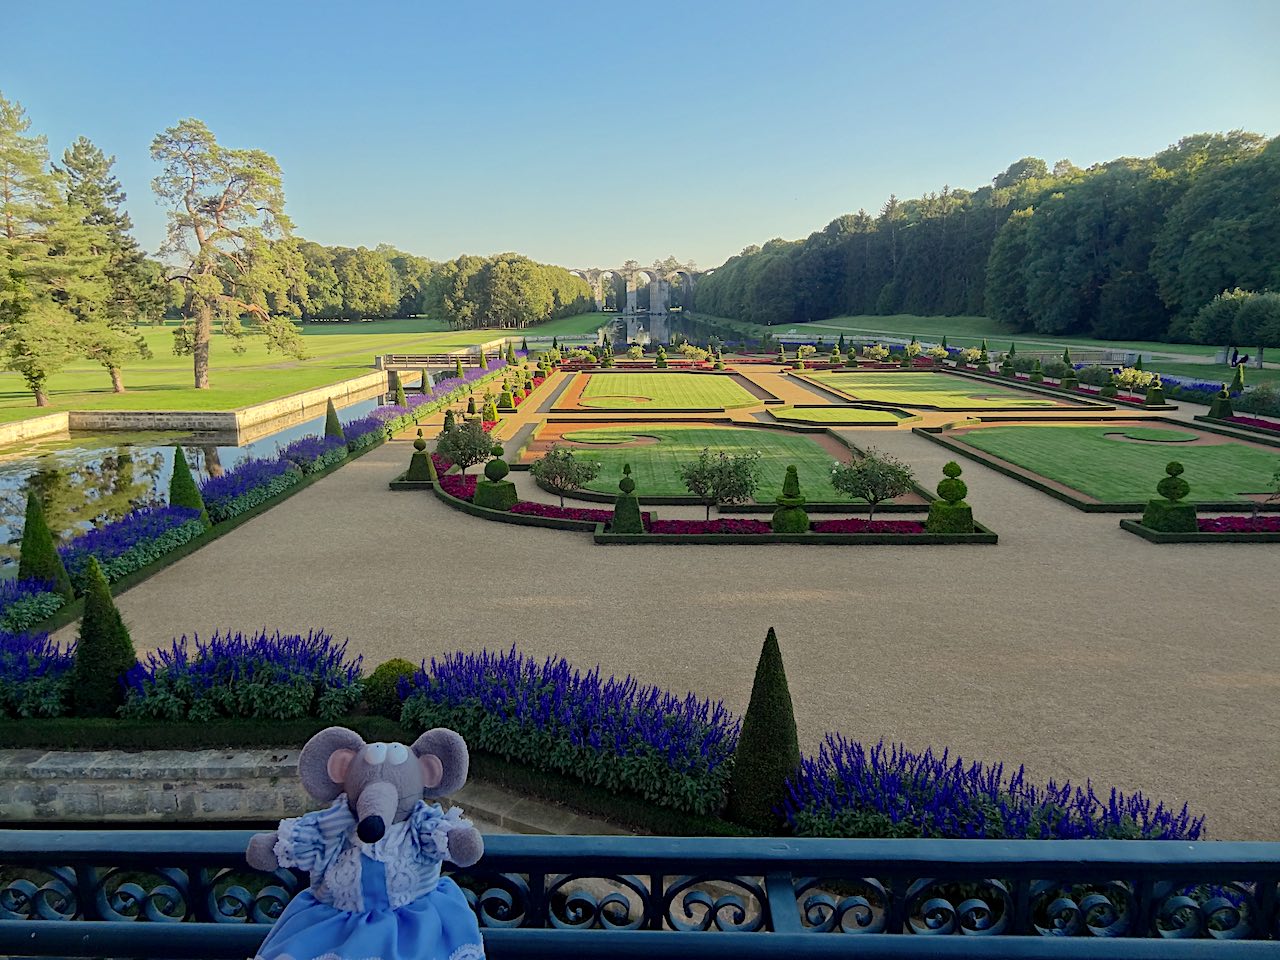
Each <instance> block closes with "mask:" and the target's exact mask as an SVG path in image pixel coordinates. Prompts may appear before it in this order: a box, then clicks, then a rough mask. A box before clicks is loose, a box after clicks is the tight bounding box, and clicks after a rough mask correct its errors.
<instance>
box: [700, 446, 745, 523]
mask: <svg viewBox="0 0 1280 960" xmlns="http://www.w3.org/2000/svg"><path fill="white" fill-rule="evenodd" d="M680 479H681V480H683V481H684V485H685V487H686V489H688V491H689V492H690V493H691V494H693V495H694V496H695V497H697V498H698V499H699V500H700V501H701V502H702V505H703V506H704V507H706V509H707V514H706V519H707V520H710V519H711V508H712V507H718V506H720V505H721V504H731V503H746V502H747V501H748V500H750V499H751V497H752V495H753V494H754V493H755V492H756V486H757V485H758V484H759V482H760V452H759V451H758V450H757V451H756V452H755V453H744V454H728V453H725V452H724V451H723V450H721V451H719V452H717V453H716V454H715V455H712V453H711V451H710V450H709V449H707V448H706V447H703V448H702V453H700V454H698V459H697V460H692V461H690V462H689V463H684V464H681V465H680Z"/></svg>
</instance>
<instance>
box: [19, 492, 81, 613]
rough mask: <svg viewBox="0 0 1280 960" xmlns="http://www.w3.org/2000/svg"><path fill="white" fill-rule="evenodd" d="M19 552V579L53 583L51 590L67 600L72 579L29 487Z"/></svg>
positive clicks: (38, 499) (69, 597)
mask: <svg viewBox="0 0 1280 960" xmlns="http://www.w3.org/2000/svg"><path fill="white" fill-rule="evenodd" d="M20 549H21V552H20V553H19V555H18V579H19V580H27V579H32V580H43V581H45V582H47V583H51V584H53V592H54V593H60V594H62V596H64V597H66V598H67V599H68V600H70V599H71V598H72V597H74V596H75V591H74V590H72V589H71V578H70V577H68V576H67V568H66V567H65V566H63V564H62V556H61V554H59V553H58V546H57V544H55V543H54V542H53V534H52V533H51V532H50V530H49V524H48V523H47V522H45V519H44V508H43V507H41V506H40V498H39V497H37V496H36V492H35V491H34V490H31V491H29V492H28V493H27V515H26V519H25V520H24V521H23V526H22V547H21V548H20Z"/></svg>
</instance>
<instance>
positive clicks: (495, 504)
mask: <svg viewBox="0 0 1280 960" xmlns="http://www.w3.org/2000/svg"><path fill="white" fill-rule="evenodd" d="M489 452H490V453H491V454H492V455H493V459H492V460H490V461H489V462H488V463H486V464H485V465H484V475H485V479H483V480H480V481H478V482H477V483H476V492H475V496H473V497H472V498H471V502H472V503H474V504H475V505H476V506H477V507H488V508H489V509H490V510H510V509H511V508H512V507H514V506H515V505H516V502H517V501H518V500H519V499H520V497H519V496H518V495H517V494H516V485H515V484H514V483H512V482H511V481H510V480H507V479H506V476H507V474H508V473H510V472H511V468H510V467H508V466H507V461H505V460H503V459H502V455H503V453H504V451H503V449H502V445H501V444H497V443H495V444H494V445H493V447H492V448H491V449H490V450H489Z"/></svg>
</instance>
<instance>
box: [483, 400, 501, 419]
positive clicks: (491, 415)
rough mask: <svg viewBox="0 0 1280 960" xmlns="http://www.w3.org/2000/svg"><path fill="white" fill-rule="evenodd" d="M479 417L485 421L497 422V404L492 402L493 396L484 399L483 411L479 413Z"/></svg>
mask: <svg viewBox="0 0 1280 960" xmlns="http://www.w3.org/2000/svg"><path fill="white" fill-rule="evenodd" d="M480 419H482V420H483V421H484V422H485V423H495V422H497V419H498V405H497V404H496V403H494V402H493V398H492V397H490V398H489V399H488V400H486V401H485V404H484V411H483V413H482V414H481V415H480Z"/></svg>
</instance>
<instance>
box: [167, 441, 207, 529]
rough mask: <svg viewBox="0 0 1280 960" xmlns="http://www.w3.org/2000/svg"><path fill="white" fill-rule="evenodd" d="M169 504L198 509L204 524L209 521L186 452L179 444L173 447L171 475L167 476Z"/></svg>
mask: <svg viewBox="0 0 1280 960" xmlns="http://www.w3.org/2000/svg"><path fill="white" fill-rule="evenodd" d="M169 506H171V507H187V508H188V509H190V510H199V511H200V519H201V520H202V521H204V523H205V525H206V526H207V525H208V523H209V511H208V510H206V509H205V507H204V498H203V497H202V496H200V488H199V487H197V486H196V481H195V477H193V476H191V468H190V467H189V466H187V457H186V454H184V453H183V452H182V447H180V446H174V448H173V475H172V476H171V477H170V478H169Z"/></svg>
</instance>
